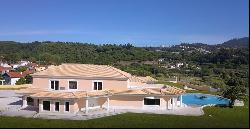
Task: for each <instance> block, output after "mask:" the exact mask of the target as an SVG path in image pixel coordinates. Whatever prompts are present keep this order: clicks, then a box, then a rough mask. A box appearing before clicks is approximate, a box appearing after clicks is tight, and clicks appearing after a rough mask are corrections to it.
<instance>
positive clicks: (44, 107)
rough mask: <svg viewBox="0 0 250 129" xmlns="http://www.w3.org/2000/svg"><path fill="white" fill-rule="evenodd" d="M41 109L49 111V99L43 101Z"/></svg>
mask: <svg viewBox="0 0 250 129" xmlns="http://www.w3.org/2000/svg"><path fill="white" fill-rule="evenodd" d="M43 110H45V111H50V101H43Z"/></svg>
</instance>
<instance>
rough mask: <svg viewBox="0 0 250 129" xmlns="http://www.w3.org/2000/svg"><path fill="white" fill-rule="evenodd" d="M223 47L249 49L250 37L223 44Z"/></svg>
mask: <svg viewBox="0 0 250 129" xmlns="http://www.w3.org/2000/svg"><path fill="white" fill-rule="evenodd" d="M221 45H222V46H225V47H234V48H248V47H249V37H244V38H236V39H231V40H229V41H226V42H224V43H222V44H221Z"/></svg>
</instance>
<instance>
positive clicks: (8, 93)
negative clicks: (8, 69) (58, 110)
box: [0, 90, 36, 117]
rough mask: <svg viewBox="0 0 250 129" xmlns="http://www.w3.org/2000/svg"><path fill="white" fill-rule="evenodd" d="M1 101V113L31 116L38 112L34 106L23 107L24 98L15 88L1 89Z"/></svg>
mask: <svg viewBox="0 0 250 129" xmlns="http://www.w3.org/2000/svg"><path fill="white" fill-rule="evenodd" d="M0 103H1V104H0V115H4V116H24V117H30V116H33V115H34V114H36V111H35V110H34V109H32V108H29V107H27V108H25V109H21V106H22V98H21V95H19V94H16V93H15V90H0Z"/></svg>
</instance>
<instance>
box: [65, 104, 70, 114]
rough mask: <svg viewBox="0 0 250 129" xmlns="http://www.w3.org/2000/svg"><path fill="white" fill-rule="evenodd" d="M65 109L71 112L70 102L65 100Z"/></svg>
mask: <svg viewBox="0 0 250 129" xmlns="http://www.w3.org/2000/svg"><path fill="white" fill-rule="evenodd" d="M65 111H66V112H69V102H65Z"/></svg>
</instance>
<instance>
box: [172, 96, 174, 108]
mask: <svg viewBox="0 0 250 129" xmlns="http://www.w3.org/2000/svg"><path fill="white" fill-rule="evenodd" d="M172 110H174V98H172Z"/></svg>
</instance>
